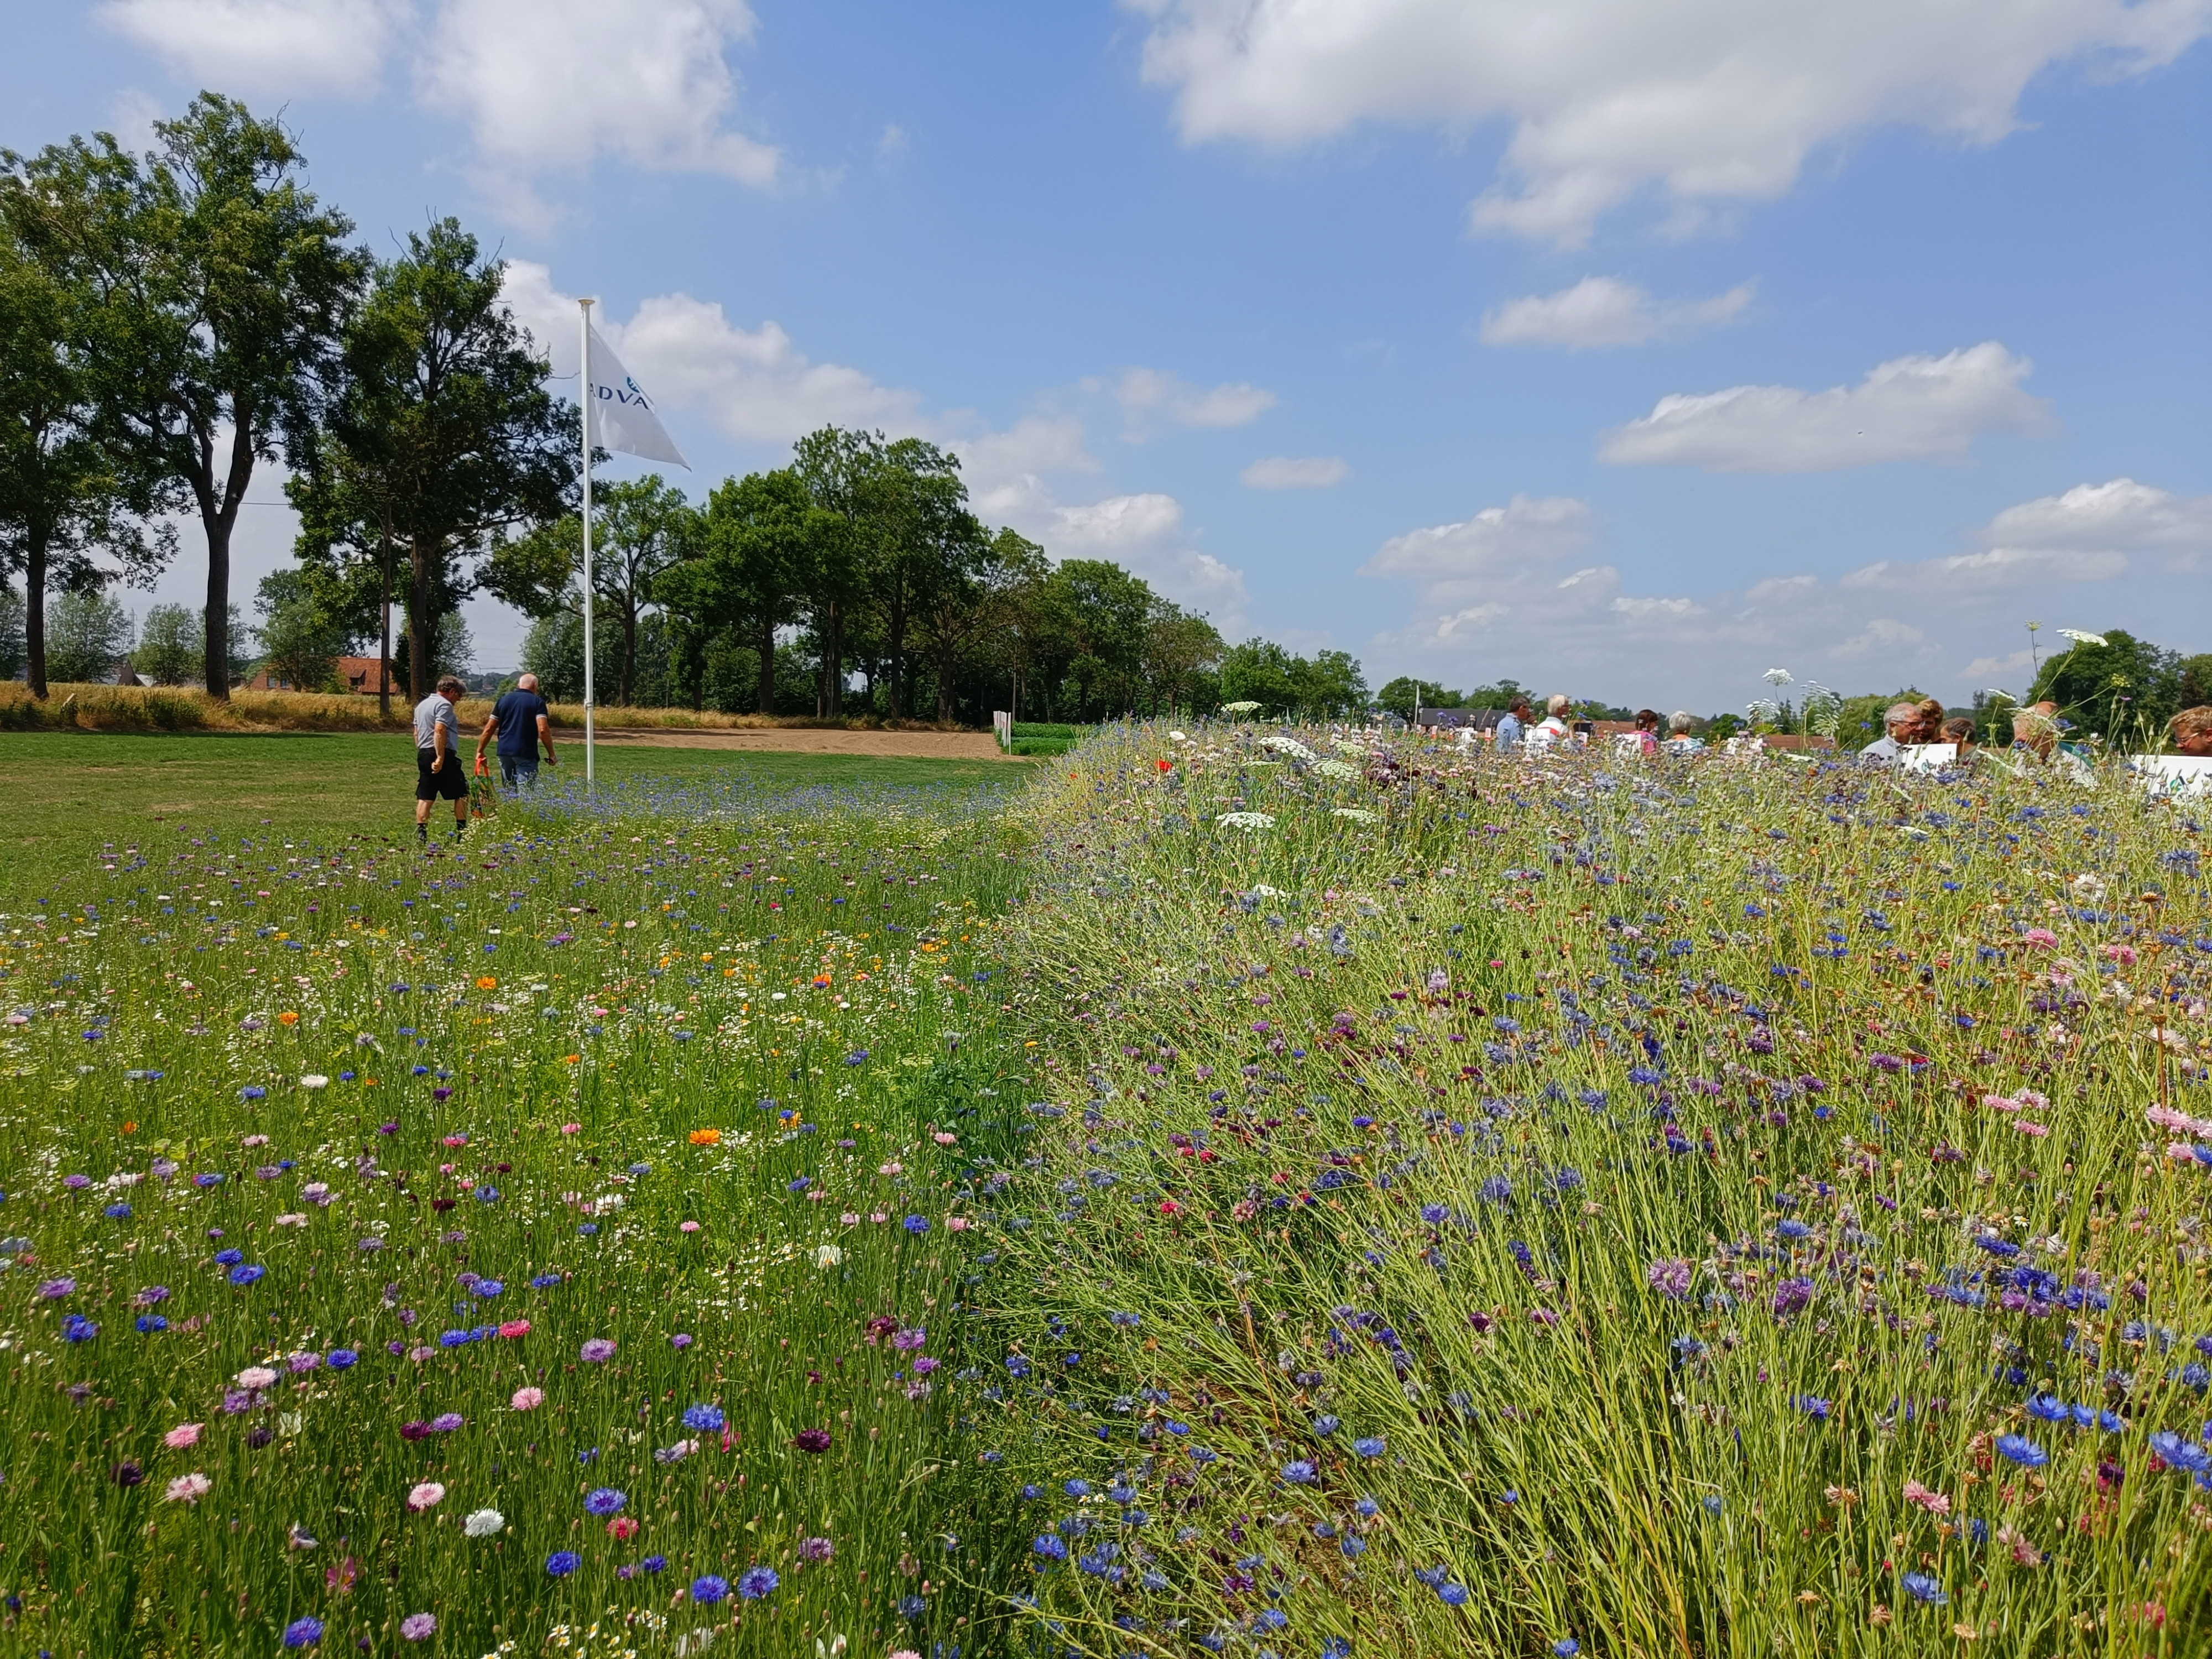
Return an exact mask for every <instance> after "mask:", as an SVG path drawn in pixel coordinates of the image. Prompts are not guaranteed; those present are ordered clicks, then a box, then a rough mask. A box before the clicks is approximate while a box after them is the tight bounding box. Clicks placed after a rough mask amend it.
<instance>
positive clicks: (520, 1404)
mask: <svg viewBox="0 0 2212 1659" xmlns="http://www.w3.org/2000/svg"><path fill="white" fill-rule="evenodd" d="M544 1403H545V1390H544V1389H516V1390H515V1391H514V1398H513V1399H512V1400H510V1401H507V1404H508V1405H510V1406H512V1407H514V1409H515V1410H517V1411H519V1412H534V1411H536V1410H537V1409H538V1407H540V1406H542V1405H544Z"/></svg>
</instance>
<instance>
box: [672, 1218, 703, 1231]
mask: <svg viewBox="0 0 2212 1659" xmlns="http://www.w3.org/2000/svg"><path fill="white" fill-rule="evenodd" d="M676 1231H678V1232H679V1233H696V1232H697V1231H699V1224H698V1223H697V1222H696V1221H680V1222H678V1223H677V1225H676Z"/></svg>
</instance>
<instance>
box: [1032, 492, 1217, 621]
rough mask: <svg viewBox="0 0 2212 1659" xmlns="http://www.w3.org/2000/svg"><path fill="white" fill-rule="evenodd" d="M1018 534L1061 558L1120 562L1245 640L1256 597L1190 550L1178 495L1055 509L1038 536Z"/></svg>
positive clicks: (1208, 556)
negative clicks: (1245, 632) (1249, 610)
mask: <svg viewBox="0 0 2212 1659" xmlns="http://www.w3.org/2000/svg"><path fill="white" fill-rule="evenodd" d="M1016 528H1018V529H1023V530H1024V534H1026V535H1030V536H1031V537H1032V538H1034V539H1035V540H1036V541H1037V542H1038V543H1039V544H1042V546H1043V548H1044V550H1045V551H1046V552H1048V553H1049V554H1050V555H1052V556H1053V557H1054V558H1056V559H1111V560H1113V561H1114V562H1115V563H1117V564H1120V565H1122V566H1124V567H1126V568H1128V569H1129V570H1132V571H1133V572H1135V573H1136V574H1138V575H1139V576H1142V577H1143V578H1144V579H1145V580H1146V581H1147V582H1149V583H1150V584H1151V585H1152V587H1153V588H1154V590H1155V591H1157V592H1160V593H1162V594H1164V595H1165V596H1166V597H1167V598H1168V599H1173V600H1174V601H1175V602H1176V604H1177V605H1182V606H1184V607H1185V608H1187V609H1188V610H1193V611H1203V612H1205V613H1206V615H1207V616H1209V617H1212V621H1213V625H1214V626H1215V627H1216V628H1218V629H1220V630H1221V632H1222V634H1223V635H1224V636H1225V637H1226V638H1229V639H1237V638H1239V637H1241V636H1242V635H1243V633H1244V631H1245V629H1246V628H1247V627H1248V626H1249V622H1248V618H1247V614H1246V613H1247V611H1248V609H1249V605H1250V600H1251V595H1250V592H1249V590H1248V589H1247V587H1246V586H1245V582H1244V573H1243V571H1241V570H1238V569H1236V568H1233V567H1232V566H1230V565H1227V564H1225V563H1223V562H1221V561H1220V560H1219V559H1217V558H1215V557H1214V556H1212V554H1210V553H1203V552H1200V550H1197V549H1196V548H1194V547H1193V546H1191V545H1190V541H1189V538H1188V535H1187V534H1186V533H1185V532H1184V530H1183V527H1182V503H1181V502H1180V501H1176V498H1175V497H1174V496H1172V495H1160V494H1158V493H1152V492H1147V493H1144V494H1139V495H1109V496H1107V497H1105V498H1104V499H1103V500H1102V501H1091V502H1088V503H1085V504H1083V505H1080V506H1060V505H1057V504H1055V505H1053V506H1050V507H1048V508H1047V516H1046V520H1045V522H1043V523H1042V524H1039V525H1037V526H1036V527H1035V528H1034V529H1024V527H1023V526H1020V525H1017V526H1016Z"/></svg>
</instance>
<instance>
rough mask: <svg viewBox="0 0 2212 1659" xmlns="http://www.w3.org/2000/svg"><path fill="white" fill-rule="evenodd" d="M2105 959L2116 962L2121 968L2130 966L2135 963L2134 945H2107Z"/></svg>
mask: <svg viewBox="0 0 2212 1659" xmlns="http://www.w3.org/2000/svg"><path fill="white" fill-rule="evenodd" d="M2105 960H2106V961H2107V962H2117V963H2119V964H2120V966H2121V967H2123V968H2132V967H2134V966H2135V965H2136V947H2135V946H2134V945H2106V947H2105Z"/></svg>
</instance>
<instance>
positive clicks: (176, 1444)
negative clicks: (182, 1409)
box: [161, 1423, 207, 1451]
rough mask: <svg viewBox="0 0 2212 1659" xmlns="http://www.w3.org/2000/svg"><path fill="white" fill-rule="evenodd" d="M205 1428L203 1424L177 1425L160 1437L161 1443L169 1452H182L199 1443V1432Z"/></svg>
mask: <svg viewBox="0 0 2212 1659" xmlns="http://www.w3.org/2000/svg"><path fill="white" fill-rule="evenodd" d="M206 1426H207V1425H206V1424H204V1423H179V1424H178V1425H177V1426H176V1427H175V1428H173V1429H171V1430H170V1431H168V1433H167V1434H165V1435H163V1436H162V1437H161V1443H162V1444H163V1445H165V1446H167V1448H168V1449H170V1450H171V1451H182V1450H184V1449H185V1448H186V1447H187V1446H197V1445H198V1444H199V1443H200V1431H201V1430H202V1429H204V1428H205V1427H206Z"/></svg>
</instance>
